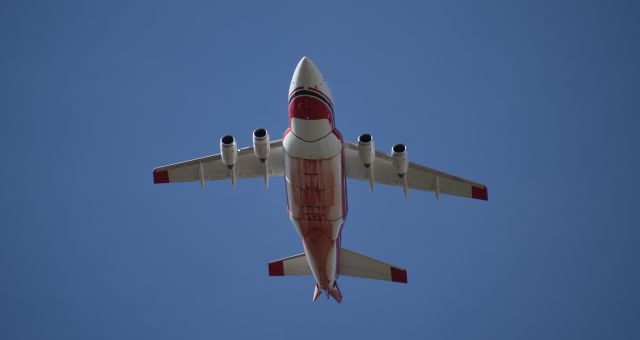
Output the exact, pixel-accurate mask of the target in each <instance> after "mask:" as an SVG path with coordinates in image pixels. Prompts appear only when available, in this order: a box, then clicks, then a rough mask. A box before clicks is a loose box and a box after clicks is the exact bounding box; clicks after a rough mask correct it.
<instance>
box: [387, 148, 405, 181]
mask: <svg viewBox="0 0 640 340" xmlns="http://www.w3.org/2000/svg"><path fill="white" fill-rule="evenodd" d="M391 158H392V159H393V167H394V168H395V169H396V173H397V174H398V176H399V177H400V178H402V177H404V176H405V175H406V174H407V170H408V169H409V155H408V153H407V146H406V145H404V144H396V145H394V146H393V147H392V148H391Z"/></svg>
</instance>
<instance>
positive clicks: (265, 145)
mask: <svg viewBox="0 0 640 340" xmlns="http://www.w3.org/2000/svg"><path fill="white" fill-rule="evenodd" d="M253 152H254V153H255V155H256V157H257V158H258V159H259V160H260V162H262V163H264V162H265V161H266V160H267V158H268V157H269V152H270V144H269V133H268V132H267V129H263V128H258V129H255V130H253Z"/></svg>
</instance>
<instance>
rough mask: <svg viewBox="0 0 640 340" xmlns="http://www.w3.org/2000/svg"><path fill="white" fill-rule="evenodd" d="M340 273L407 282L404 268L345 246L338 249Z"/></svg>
mask: <svg viewBox="0 0 640 340" xmlns="http://www.w3.org/2000/svg"><path fill="white" fill-rule="evenodd" d="M340 275H345V276H356V277H363V278H367V279H374V280H384V281H391V282H400V283H407V271H406V270H405V269H402V268H400V267H396V266H394V265H391V264H388V263H386V262H382V261H380V260H376V259H374V258H371V257H368V256H364V255H361V254H358V253H356V252H355V251H351V250H349V249H346V248H342V249H340Z"/></svg>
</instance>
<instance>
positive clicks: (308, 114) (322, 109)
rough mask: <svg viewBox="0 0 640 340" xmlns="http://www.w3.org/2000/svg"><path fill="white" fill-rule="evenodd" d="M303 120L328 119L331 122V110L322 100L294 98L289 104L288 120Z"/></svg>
mask: <svg viewBox="0 0 640 340" xmlns="http://www.w3.org/2000/svg"><path fill="white" fill-rule="evenodd" d="M291 118H298V119H304V120H318V119H328V120H329V121H330V122H333V115H332V114H331V108H330V107H329V106H328V105H327V104H325V103H324V102H323V101H322V100H320V99H318V98H316V97H311V96H298V97H295V98H294V99H293V100H292V101H291V104H289V119H291Z"/></svg>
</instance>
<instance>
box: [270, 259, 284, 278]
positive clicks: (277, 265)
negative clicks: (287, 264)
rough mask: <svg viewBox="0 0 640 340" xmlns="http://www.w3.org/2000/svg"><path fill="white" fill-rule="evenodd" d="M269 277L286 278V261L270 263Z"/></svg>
mask: <svg viewBox="0 0 640 340" xmlns="http://www.w3.org/2000/svg"><path fill="white" fill-rule="evenodd" d="M269 276H284V261H275V262H269Z"/></svg>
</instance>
